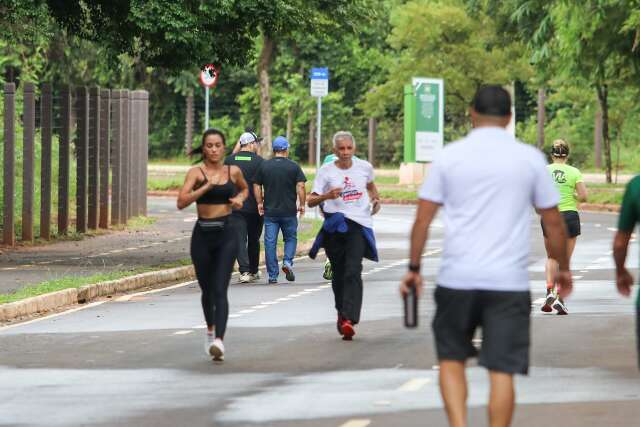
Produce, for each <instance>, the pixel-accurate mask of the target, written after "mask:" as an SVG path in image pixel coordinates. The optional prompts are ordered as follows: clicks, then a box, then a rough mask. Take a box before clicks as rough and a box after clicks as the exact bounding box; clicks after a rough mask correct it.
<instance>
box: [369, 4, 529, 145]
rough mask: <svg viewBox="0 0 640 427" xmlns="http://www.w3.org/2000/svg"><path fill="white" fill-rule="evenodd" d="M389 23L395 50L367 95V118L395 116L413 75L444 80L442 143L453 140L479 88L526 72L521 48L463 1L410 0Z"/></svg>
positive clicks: (465, 126) (465, 123)
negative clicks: (472, 12) (503, 38)
mask: <svg viewBox="0 0 640 427" xmlns="http://www.w3.org/2000/svg"><path fill="white" fill-rule="evenodd" d="M391 24H392V26H393V30H392V32H391V35H390V37H389V39H388V41H389V43H390V45H391V47H392V48H393V50H394V52H393V54H392V55H393V56H391V55H390V56H389V57H388V59H387V63H386V65H387V66H388V72H387V78H386V81H385V82H384V83H383V84H381V85H378V86H376V87H375V88H374V90H372V91H371V92H370V93H369V94H368V95H367V97H366V101H365V103H364V108H365V110H366V111H368V112H369V113H370V114H373V115H377V116H384V115H386V114H388V113H389V112H390V111H391V112H393V111H395V112H399V111H400V106H401V103H402V97H401V94H402V91H403V86H404V85H405V84H407V83H409V82H411V78H412V77H416V76H427V77H429V76H433V77H436V76H437V77H440V78H443V79H444V80H445V99H446V106H445V117H446V120H447V128H446V135H445V139H446V140H452V139H455V138H456V137H458V136H459V135H460V134H462V133H463V132H465V131H466V130H467V129H468V118H467V109H468V105H469V103H470V101H471V99H472V97H473V94H474V93H475V91H476V89H477V88H478V86H480V85H481V84H483V83H488V82H491V83H499V84H507V83H510V82H512V81H513V80H515V79H516V78H527V76H528V75H529V74H530V73H531V71H530V69H529V67H528V66H527V64H526V63H525V62H524V61H523V58H522V55H521V49H522V46H521V45H519V44H518V43H504V42H502V41H501V40H500V39H499V37H498V35H497V34H496V32H495V25H493V22H492V20H491V18H489V17H488V16H487V15H485V14H483V13H478V14H476V15H475V16H471V15H470V13H469V12H468V11H467V10H466V9H465V7H464V4H463V3H462V2H458V1H426V0H414V1H410V2H407V3H406V4H404V5H402V6H400V7H398V8H397V9H395V10H394V11H393V13H392V15H391ZM396 114H397V113H396Z"/></svg>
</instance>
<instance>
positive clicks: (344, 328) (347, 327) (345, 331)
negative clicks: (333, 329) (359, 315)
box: [340, 319, 356, 341]
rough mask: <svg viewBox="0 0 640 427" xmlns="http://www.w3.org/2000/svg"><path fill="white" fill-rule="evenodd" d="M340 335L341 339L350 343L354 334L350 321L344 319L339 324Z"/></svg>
mask: <svg viewBox="0 0 640 427" xmlns="http://www.w3.org/2000/svg"><path fill="white" fill-rule="evenodd" d="M340 333H341V334H342V339H343V340H345V341H351V339H352V338H353V336H354V335H355V334H356V330H355V329H354V327H353V323H351V320H347V319H344V320H343V321H342V323H341V324H340Z"/></svg>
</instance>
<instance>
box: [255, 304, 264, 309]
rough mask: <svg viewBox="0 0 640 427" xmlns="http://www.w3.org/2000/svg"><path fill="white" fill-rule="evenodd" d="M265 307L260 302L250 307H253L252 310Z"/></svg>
mask: <svg viewBox="0 0 640 427" xmlns="http://www.w3.org/2000/svg"><path fill="white" fill-rule="evenodd" d="M265 307H266V305H262V304H260V305H254V306H253V307H251V308H252V309H254V310H260V309H261V308H265Z"/></svg>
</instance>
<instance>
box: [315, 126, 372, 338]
mask: <svg viewBox="0 0 640 427" xmlns="http://www.w3.org/2000/svg"><path fill="white" fill-rule="evenodd" d="M355 148H356V144H355V140H354V138H353V135H352V134H351V133H350V132H345V131H341V132H337V133H336V134H335V135H334V136H333V152H334V154H335V155H336V156H337V160H335V161H333V162H331V163H327V164H326V165H324V166H322V167H321V168H320V170H319V171H318V175H317V176H316V178H315V180H314V182H313V189H312V192H311V194H310V195H309V197H308V200H307V201H308V205H309V207H314V206H318V205H319V204H320V203H323V208H322V209H323V211H324V215H325V221H324V224H323V227H322V230H321V231H320V236H321V237H322V238H321V241H322V243H321V244H322V246H324V248H325V252H326V254H327V256H328V257H329V261H331V266H332V268H333V275H332V279H331V285H332V288H333V293H334V296H335V307H336V310H337V311H338V320H337V328H338V332H339V333H340V334H341V335H342V336H343V339H345V340H351V338H352V337H353V335H355V329H354V325H356V324H357V323H358V322H359V321H360V310H361V308H362V259H363V258H365V257H366V258H369V259H373V260H375V261H377V260H378V259H377V258H378V257H377V251H376V248H375V238H374V235H373V220H372V218H371V215H374V214H375V213H377V212H378V210H379V209H380V198H379V196H378V189H377V188H376V185H375V183H374V182H373V166H371V164H370V163H369V162H367V161H365V160H359V159H354V158H353V154H354V152H355ZM370 204H371V206H369V205H370ZM316 241H318V239H316Z"/></svg>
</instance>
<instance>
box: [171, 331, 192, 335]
mask: <svg viewBox="0 0 640 427" xmlns="http://www.w3.org/2000/svg"><path fill="white" fill-rule="evenodd" d="M191 333H193V330H184V331H178V332H174V333H173V335H187V334H191Z"/></svg>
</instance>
